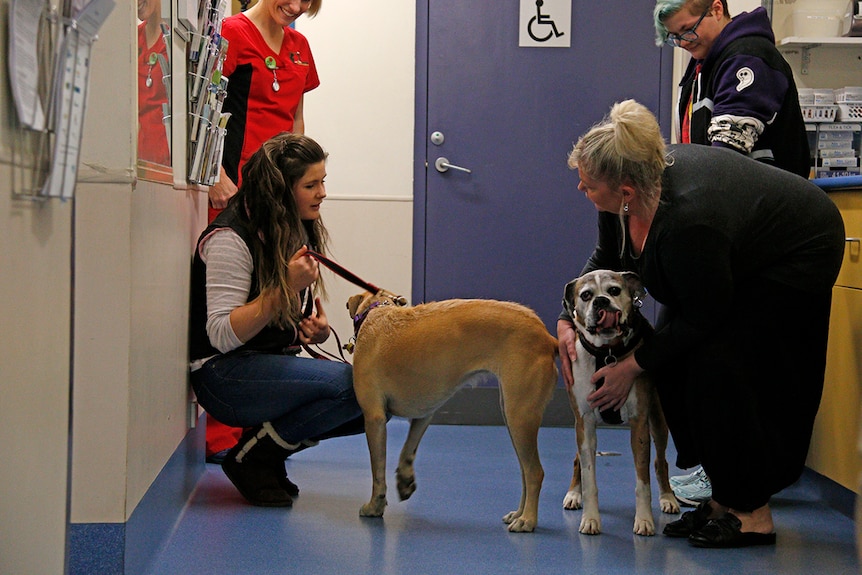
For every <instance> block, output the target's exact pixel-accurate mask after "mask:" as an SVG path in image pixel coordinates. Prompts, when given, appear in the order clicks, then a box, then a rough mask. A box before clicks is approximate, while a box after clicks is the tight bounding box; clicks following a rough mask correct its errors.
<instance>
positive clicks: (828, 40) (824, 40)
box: [778, 36, 862, 47]
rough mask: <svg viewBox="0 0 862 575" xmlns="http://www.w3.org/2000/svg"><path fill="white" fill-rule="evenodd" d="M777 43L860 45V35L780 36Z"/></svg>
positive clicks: (792, 44)
mask: <svg viewBox="0 0 862 575" xmlns="http://www.w3.org/2000/svg"><path fill="white" fill-rule="evenodd" d="M778 45H779V46H780V47H783V46H788V47H789V46H810V47H814V46H835V47H841V46H851V47H852V46H859V45H862V37H860V36H852V37H850V36H839V37H835V36H823V37H805V36H788V37H787V38H782V39H781V40H780V41H779V42H778Z"/></svg>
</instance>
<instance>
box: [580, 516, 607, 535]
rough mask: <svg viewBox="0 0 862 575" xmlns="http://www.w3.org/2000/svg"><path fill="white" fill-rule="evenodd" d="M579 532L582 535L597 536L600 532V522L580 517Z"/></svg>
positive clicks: (596, 518)
mask: <svg viewBox="0 0 862 575" xmlns="http://www.w3.org/2000/svg"><path fill="white" fill-rule="evenodd" d="M578 531H579V532H581V533H583V534H584V535H598V534H600V533H601V532H602V520H601V519H599V518H598V517H587V516H586V515H584V516H583V517H581V527H580V529H578Z"/></svg>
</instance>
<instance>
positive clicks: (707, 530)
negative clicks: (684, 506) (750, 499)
mask: <svg viewBox="0 0 862 575" xmlns="http://www.w3.org/2000/svg"><path fill="white" fill-rule="evenodd" d="M741 529H742V521H740V520H739V518H738V517H737V516H736V515H734V514H732V513H725V514H724V515H722V516H721V517H719V518H718V519H711V520H710V521H709V522H708V523H707V524H706V525H704V526H703V527H702V528H701V529H700V530H699V531H697V532H696V533H692V534H691V536H690V537H689V538H688V542H689V543H691V544H692V545H693V546H695V547H708V548H711V549H730V548H735V547H752V546H755V545H775V533H754V532H746V533H743V532H742V531H741Z"/></svg>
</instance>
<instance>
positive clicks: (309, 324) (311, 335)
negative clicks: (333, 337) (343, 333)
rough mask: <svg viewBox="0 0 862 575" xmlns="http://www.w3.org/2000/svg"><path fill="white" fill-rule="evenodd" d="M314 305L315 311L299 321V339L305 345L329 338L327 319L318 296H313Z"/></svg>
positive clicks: (321, 341)
mask: <svg viewBox="0 0 862 575" xmlns="http://www.w3.org/2000/svg"><path fill="white" fill-rule="evenodd" d="M314 307H315V308H316V309H317V313H312V314H311V315H310V316H308V317H306V318H303V320H302V321H300V322H299V341H301V342H302V343H304V344H306V345H311V344H316V343H323V342H324V341H326V340H327V338H329V333H330V328H329V320H327V319H326V313H325V312H324V311H323V306H321V305H320V298H314Z"/></svg>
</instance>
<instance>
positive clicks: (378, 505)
mask: <svg viewBox="0 0 862 575" xmlns="http://www.w3.org/2000/svg"><path fill="white" fill-rule="evenodd" d="M384 509H386V498H385V497H384V498H383V499H377V500H374V499H372V500H371V501H369V502H368V503H366V504H365V505H363V506H362V507H360V508H359V516H360V517H383V510H384Z"/></svg>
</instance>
